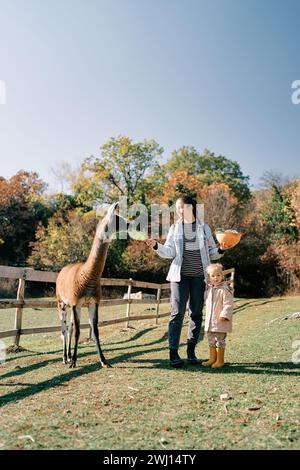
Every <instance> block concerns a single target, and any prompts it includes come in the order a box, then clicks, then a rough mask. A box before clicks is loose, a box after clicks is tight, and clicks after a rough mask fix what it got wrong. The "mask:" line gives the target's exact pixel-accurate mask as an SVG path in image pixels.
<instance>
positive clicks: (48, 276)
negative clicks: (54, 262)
mask: <svg viewBox="0 0 300 470" xmlns="http://www.w3.org/2000/svg"><path fill="white" fill-rule="evenodd" d="M224 274H225V275H230V279H229V280H228V281H227V282H228V283H229V284H230V285H231V286H232V287H233V283H234V268H232V269H227V270H225V271H224ZM57 276H58V273H57V272H51V271H36V270H34V269H31V268H15V267H11V266H0V277H2V278H6V279H18V280H19V284H18V290H17V298H16V299H15V300H13V299H0V309H7V308H15V309H16V310H15V324H14V329H13V330H8V331H1V332H0V338H11V337H13V338H14V345H15V346H16V347H18V346H19V344H20V337H21V335H30V334H36V333H52V332H55V331H60V326H46V327H35V328H22V316H23V309H24V308H56V307H57V303H56V301H55V300H34V299H30V300H26V299H25V286H26V281H34V282H47V283H54V284H55V282H56V278H57ZM101 286H110V287H112V286H118V287H126V286H127V295H128V298H127V299H105V300H101V301H100V305H107V306H112V305H126V315H125V317H122V318H116V319H113V320H103V321H100V322H99V326H107V325H115V324H117V323H124V322H125V323H126V326H127V327H128V326H129V322H131V321H138V320H144V319H154V320H155V323H156V324H158V320H159V318H163V317H166V316H169V313H161V314H160V313H159V306H160V304H162V303H169V302H170V298H169V297H167V298H161V294H162V291H163V290H170V283H166V284H157V283H153V282H143V281H135V280H133V279H107V278H102V279H101ZM132 287H137V288H140V289H156V291H157V294H156V299H148V298H145V299H132V298H130V294H131V293H132V292H131V290H132ZM132 304H155V306H156V307H155V314H149V315H148V314H147V315H131V305H132ZM81 328H90V325H89V323H86V324H82V325H81Z"/></svg>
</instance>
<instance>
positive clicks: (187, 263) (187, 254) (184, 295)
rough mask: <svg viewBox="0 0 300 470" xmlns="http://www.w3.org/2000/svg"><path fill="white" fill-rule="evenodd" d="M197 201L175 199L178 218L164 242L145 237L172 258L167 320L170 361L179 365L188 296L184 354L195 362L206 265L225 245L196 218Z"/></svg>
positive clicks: (164, 254)
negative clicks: (186, 336) (168, 320)
mask: <svg viewBox="0 0 300 470" xmlns="http://www.w3.org/2000/svg"><path fill="white" fill-rule="evenodd" d="M196 208H197V202H196V201H195V200H194V199H192V198H191V197H189V196H181V197H179V198H178V199H177V201H176V212H177V215H178V216H179V220H178V221H177V222H176V223H175V224H173V225H172V226H171V227H170V230H169V233H168V236H167V239H166V242H165V243H164V245H162V244H161V243H158V242H157V241H156V240H153V239H149V240H147V245H148V246H150V247H152V248H153V249H154V250H155V251H156V253H157V254H158V255H159V256H161V257H162V258H171V259H173V261H172V264H171V266H170V269H169V272H168V276H167V281H170V282H171V318H170V322H169V331H168V336H169V349H170V365H171V366H172V367H181V366H182V365H183V360H182V359H181V358H180V356H179V354H178V348H179V342H180V334H181V329H182V323H183V319H184V314H185V310H186V304H187V300H188V298H190V318H189V329H188V340H187V358H188V362H189V363H190V364H198V363H199V362H200V361H198V359H197V358H196V355H195V347H196V344H197V341H198V339H199V334H200V329H201V323H202V309H203V304H204V291H205V277H206V275H207V274H206V267H207V266H208V265H209V264H210V263H211V261H212V260H217V259H219V258H221V257H222V256H223V254H224V250H225V249H226V245H224V244H222V245H220V247H217V246H216V244H215V241H214V238H213V236H212V233H211V230H210V228H209V226H208V225H207V224H203V223H202V222H200V220H198V219H197V218H196Z"/></svg>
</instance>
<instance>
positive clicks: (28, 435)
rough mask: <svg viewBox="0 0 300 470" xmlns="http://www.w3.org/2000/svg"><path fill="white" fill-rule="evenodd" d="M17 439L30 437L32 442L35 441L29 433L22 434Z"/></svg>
mask: <svg viewBox="0 0 300 470" xmlns="http://www.w3.org/2000/svg"><path fill="white" fill-rule="evenodd" d="M18 439H30V440H31V441H32V442H35V440H34V439H33V437H32V436H30V434H26V435H24V436H18Z"/></svg>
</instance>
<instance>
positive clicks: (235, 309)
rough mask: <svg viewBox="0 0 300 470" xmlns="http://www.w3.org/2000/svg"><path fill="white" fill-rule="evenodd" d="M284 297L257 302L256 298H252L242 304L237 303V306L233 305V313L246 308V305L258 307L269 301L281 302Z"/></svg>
mask: <svg viewBox="0 0 300 470" xmlns="http://www.w3.org/2000/svg"><path fill="white" fill-rule="evenodd" d="M283 300H284V299H280V298H279V299H273V300H272V299H270V300H265V301H264V302H258V303H257V299H254V300H250V301H249V302H245V303H244V304H242V305H239V306H237V307H235V306H234V308H233V313H237V312H242V311H243V310H246V307H260V306H261V305H265V304H269V303H271V302H281V301H283Z"/></svg>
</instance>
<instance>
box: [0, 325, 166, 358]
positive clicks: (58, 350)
mask: <svg viewBox="0 0 300 470" xmlns="http://www.w3.org/2000/svg"><path fill="white" fill-rule="evenodd" d="M155 328H157V327H156V326H153V327H151V328H146V329H145V330H142V331H139V332H137V333H136V334H135V335H133V336H131V337H130V338H127V339H124V340H122V341H116V342H108V343H104V342H103V345H104V347H105V349H106V346H107V345H114V344H124V343H128V342H132V341H136V340H137V339H139V338H141V337H142V336H144V335H145V334H147V333H148V332H149V331H152V330H153V329H155ZM100 332H101V329H100ZM161 341H162V339H160V340H158V341H153V342H152V343H148V344H147V345H151V344H155V343H158V342H161ZM93 344H95V343H94V342H93V341H90V342H87V341H86V340H82V342H80V343H79V345H80V347H83V346H90V345H93ZM101 344H102V343H101ZM107 350H108V351H111V350H115V349H107ZM24 352H25V351H24ZM59 352H62V349H56V350H54V351H46V352H35V351H32V350H30V349H26V352H25V354H23V353H17V354H16V355H15V356H14V357H8V358H6V361H5V362H7V363H8V362H12V361H15V360H17V359H19V358H21V357H22V358H23V357H31V356H48V355H51V354H58V353H59Z"/></svg>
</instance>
